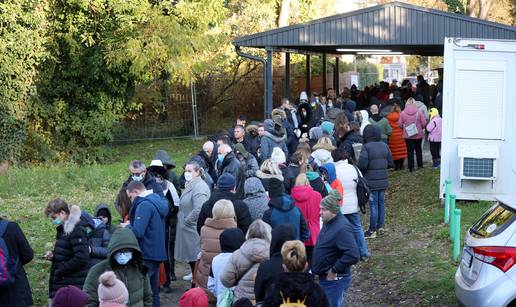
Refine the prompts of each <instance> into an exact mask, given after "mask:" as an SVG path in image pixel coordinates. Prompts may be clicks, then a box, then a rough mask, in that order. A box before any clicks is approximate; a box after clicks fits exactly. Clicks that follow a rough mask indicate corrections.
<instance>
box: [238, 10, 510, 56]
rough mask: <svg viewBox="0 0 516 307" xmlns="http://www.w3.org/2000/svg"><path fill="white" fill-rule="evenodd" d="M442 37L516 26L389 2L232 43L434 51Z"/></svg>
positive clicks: (505, 35)
mask: <svg viewBox="0 0 516 307" xmlns="http://www.w3.org/2000/svg"><path fill="white" fill-rule="evenodd" d="M445 37H458V38H483V39H508V40H516V27H511V26H507V25H503V24H499V23H495V22H490V21H486V20H482V19H478V18H473V17H468V16H464V15H459V14H454V13H448V12H444V11H439V10H434V9H428V8H424V7H420V6H415V5H411V4H407V3H402V2H390V3H387V4H383V5H377V6H373V7H369V8H365V9H361V10H356V11H352V12H348V13H344V14H339V15H334V16H330V17H325V18H321V19H317V20H313V21H310V22H307V23H303V24H298V25H292V26H287V27H282V28H278V29H274V30H269V31H265V32H261V33H256V34H252V35H248V36H243V37H240V38H237V39H235V40H234V41H233V44H234V45H235V46H236V47H253V48H272V49H273V50H277V51H290V52H297V53H327V54H355V53H356V52H355V51H349V50H346V51H343V50H340V51H339V50H338V49H367V50H390V51H392V52H402V53H404V54H419V55H425V56H439V55H443V52H444V38H445Z"/></svg>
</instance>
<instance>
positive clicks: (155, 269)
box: [145, 260, 161, 307]
mask: <svg viewBox="0 0 516 307" xmlns="http://www.w3.org/2000/svg"><path fill="white" fill-rule="evenodd" d="M160 263H161V262H158V261H151V260H145V265H146V266H147V267H148V268H149V271H148V272H147V274H148V275H149V280H150V285H151V289H152V307H160V302H159V265H160Z"/></svg>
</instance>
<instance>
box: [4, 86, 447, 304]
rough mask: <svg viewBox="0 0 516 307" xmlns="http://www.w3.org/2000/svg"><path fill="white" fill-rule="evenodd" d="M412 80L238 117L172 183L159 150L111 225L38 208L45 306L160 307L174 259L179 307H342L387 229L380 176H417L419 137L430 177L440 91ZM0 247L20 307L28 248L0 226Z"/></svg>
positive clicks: (65, 209)
mask: <svg viewBox="0 0 516 307" xmlns="http://www.w3.org/2000/svg"><path fill="white" fill-rule="evenodd" d="M418 80H419V82H418V84H417V85H412V84H410V83H409V82H404V83H402V84H401V86H398V85H397V83H396V82H393V83H391V84H389V83H385V82H382V83H380V84H379V85H375V86H373V87H366V88H365V89H364V90H363V91H359V90H358V89H357V88H356V86H352V87H351V88H350V89H347V88H346V89H344V91H343V92H342V93H341V95H339V96H338V97H337V95H336V93H335V91H333V90H332V89H328V90H327V91H326V93H325V95H321V96H320V95H318V94H316V93H312V94H311V96H310V97H308V95H307V94H306V93H305V92H302V93H301V94H300V96H299V100H298V101H296V103H295V104H291V102H290V101H289V100H288V99H286V98H285V99H282V101H281V106H280V107H278V108H276V109H274V110H273V112H272V115H271V118H270V119H265V120H264V121H263V123H262V122H250V123H249V124H247V121H246V118H245V117H244V116H239V117H238V118H237V120H236V123H235V126H233V127H231V128H230V129H229V130H221V131H220V132H219V133H217V134H216V135H214V136H212V137H210V138H209V139H208V140H207V141H206V142H205V143H204V144H203V146H202V148H201V149H200V151H199V152H198V153H197V154H195V155H194V156H192V157H191V158H190V159H189V160H188V161H187V162H186V164H185V165H184V166H183V168H182V171H181V172H180V174H176V173H175V168H176V165H175V163H174V162H173V160H172V158H171V157H170V156H169V154H168V153H167V152H165V151H164V150H159V151H158V152H157V153H156V154H155V158H154V159H153V160H152V161H151V162H150V164H149V165H148V166H146V165H145V163H144V162H143V161H140V160H134V161H132V162H131V163H130V164H129V167H128V171H129V173H130V175H129V178H128V179H127V180H126V181H125V182H124V183H123V184H122V187H121V189H120V191H119V193H118V195H117V196H116V200H115V206H114V208H115V209H116V211H117V212H118V214H119V215H120V222H115V220H118V219H117V218H115V217H113V216H112V214H111V210H110V206H108V205H99V206H98V207H97V208H96V210H95V211H94V212H93V213H92V214H90V213H88V212H86V211H81V209H80V208H79V207H78V206H76V205H70V204H68V203H67V202H66V201H65V200H63V199H60V198H57V199H53V200H51V201H50V202H49V203H48V204H47V206H46V208H45V211H44V214H45V216H46V217H48V218H49V219H50V220H51V222H52V223H53V224H54V225H55V227H56V240H55V244H54V248H53V250H52V251H48V252H47V253H46V254H45V255H44V256H43V259H46V260H48V261H51V269H50V277H49V291H48V297H49V306H50V307H52V306H154V307H157V306H160V291H162V292H171V291H174V289H172V288H171V281H174V280H176V279H177V277H176V274H175V270H174V267H175V261H181V262H184V263H188V265H189V267H190V271H191V273H190V274H189V275H187V276H184V277H183V279H185V280H189V281H190V282H191V289H190V290H188V291H186V292H185V293H184V294H182V296H181V298H180V301H179V306H280V305H281V306H288V305H282V304H288V303H293V304H297V305H295V306H332V307H333V306H344V302H345V293H346V290H347V289H348V287H349V285H350V283H351V268H352V266H353V265H354V264H356V263H358V262H359V261H367V260H368V259H369V257H371V256H372V253H371V252H370V251H369V250H368V246H367V243H366V239H374V238H376V237H377V236H381V235H382V234H383V233H384V232H385V231H386V228H385V224H386V221H385V191H386V190H387V189H388V186H389V171H388V169H389V168H393V169H394V170H396V171H397V170H402V169H403V168H404V160H405V159H408V170H409V171H410V172H413V171H415V165H414V164H415V163H414V153H415V156H416V162H417V167H418V168H423V159H422V142H423V140H424V139H425V137H426V135H428V141H429V143H430V150H431V154H432V160H433V161H432V166H433V167H435V168H437V167H439V165H440V138H441V118H440V115H439V114H440V113H441V103H440V96H441V93H440V91H441V89H442V87H440V86H439V85H438V86H437V87H436V88H435V89H432V88H431V87H430V86H429V85H428V84H427V83H426V81H425V80H424V79H423V78H422V77H421V76H420V77H419V78H418ZM361 182H364V185H365V188H366V189H365V191H366V192H364V186H361V187H360V189H359V184H360V183H361ZM361 193H367V196H368V199H366V200H365V201H366V202H368V204H369V226H368V229H367V230H365V231H364V229H363V227H362V223H361V214H362V213H361V207H362V206H363V205H365V204H364V201H363V200H362V197H360V196H361ZM0 235H1V236H0V237H1V238H0V258H2V257H5V255H6V254H7V257H8V258H6V259H12V261H4V262H2V261H0V272H2V273H3V272H4V270H2V269H4V266H5V271H6V272H7V274H5V277H6V279H5V280H4V279H3V277H4V275H3V274H2V273H0V286H3V285H5V286H6V287H4V288H1V289H2V290H0V300H2V301H3V302H8V304H9V306H30V305H32V295H31V290H30V286H29V283H28V280H27V277H26V274H25V271H24V269H23V265H24V264H26V263H28V262H30V261H31V260H32V258H33V252H32V249H31V247H30V246H29V244H28V242H27V240H26V239H25V236H24V235H23V231H22V230H21V229H20V227H19V226H18V225H17V224H16V223H14V222H7V221H6V220H0ZM0 260H2V259H0Z"/></svg>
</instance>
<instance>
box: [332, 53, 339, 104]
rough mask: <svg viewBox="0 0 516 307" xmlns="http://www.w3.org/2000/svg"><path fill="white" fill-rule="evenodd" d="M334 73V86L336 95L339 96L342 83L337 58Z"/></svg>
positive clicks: (336, 58) (337, 58)
mask: <svg viewBox="0 0 516 307" xmlns="http://www.w3.org/2000/svg"><path fill="white" fill-rule="evenodd" d="M333 73H334V76H335V77H334V78H335V81H334V84H333V87H334V88H335V94H337V96H339V95H340V90H339V83H340V74H339V57H335V70H334V71H333Z"/></svg>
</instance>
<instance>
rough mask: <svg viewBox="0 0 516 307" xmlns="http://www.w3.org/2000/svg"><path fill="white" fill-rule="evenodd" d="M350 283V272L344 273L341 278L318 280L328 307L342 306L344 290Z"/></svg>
mask: <svg viewBox="0 0 516 307" xmlns="http://www.w3.org/2000/svg"><path fill="white" fill-rule="evenodd" d="M350 283H351V273H349V274H345V275H344V276H343V277H342V278H340V279H337V280H326V279H321V280H319V285H320V286H321V288H322V289H323V291H324V293H326V297H327V298H328V303H329V304H330V307H344V297H345V296H346V290H347V289H348V287H349V284H350Z"/></svg>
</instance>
